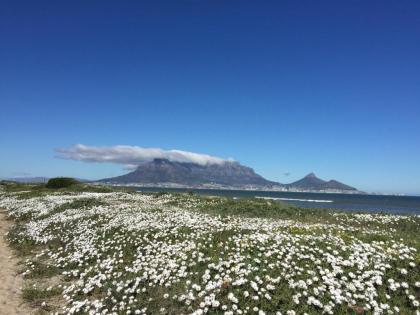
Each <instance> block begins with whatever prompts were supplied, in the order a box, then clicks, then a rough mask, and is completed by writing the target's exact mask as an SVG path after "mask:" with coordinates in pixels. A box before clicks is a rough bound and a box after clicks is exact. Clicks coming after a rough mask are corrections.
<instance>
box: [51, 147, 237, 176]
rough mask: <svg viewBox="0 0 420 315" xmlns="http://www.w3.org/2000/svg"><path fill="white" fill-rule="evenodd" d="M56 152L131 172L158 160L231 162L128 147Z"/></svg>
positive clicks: (77, 159)
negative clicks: (112, 165)
mask: <svg viewBox="0 0 420 315" xmlns="http://www.w3.org/2000/svg"><path fill="white" fill-rule="evenodd" d="M55 151H56V152H57V153H58V155H57V157H58V158H60V159H68V160H76V161H84V162H98V163H114V164H121V165H124V168H125V169H129V170H132V169H134V168H136V167H137V166H138V165H139V164H141V163H144V162H148V161H152V160H153V159H157V158H159V159H168V160H170V161H173V162H191V163H197V164H201V165H206V164H221V163H224V162H226V161H230V160H231V159H222V158H219V157H215V156H210V155H207V154H199V153H194V152H188V151H181V150H163V149H160V148H142V147H137V146H128V145H116V146H111V147H94V146H87V145H83V144H76V145H73V146H71V147H70V148H58V149H56V150H55Z"/></svg>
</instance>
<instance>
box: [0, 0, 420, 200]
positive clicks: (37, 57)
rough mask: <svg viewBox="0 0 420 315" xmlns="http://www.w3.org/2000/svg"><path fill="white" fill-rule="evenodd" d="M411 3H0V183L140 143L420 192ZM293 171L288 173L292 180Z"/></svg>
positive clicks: (272, 170)
mask: <svg viewBox="0 0 420 315" xmlns="http://www.w3.org/2000/svg"><path fill="white" fill-rule="evenodd" d="M419 12H420V2H419V1H346V2H343V1H118V2H116V1H97V2H95V1H68V2H62V1H27V2H24V1H2V3H1V4H0V40H1V46H0V69H1V70H0V109H1V114H0V146H1V154H0V177H9V176H14V175H17V174H22V173H28V174H32V175H43V176H56V175H68V176H76V177H82V178H92V179H93V178H101V177H108V176H113V175H119V174H122V173H124V172H125V171H124V170H123V169H122V167H121V165H113V164H100V163H86V162H80V161H72V160H62V159H57V158H55V155H56V153H55V152H54V149H55V148H68V147H70V146H72V145H74V144H78V143H81V144H85V145H90V146H114V145H136V146H141V147H158V148H163V149H179V150H185V151H191V152H199V153H205V154H209V155H213V156H217V157H222V158H229V157H232V158H234V159H235V160H238V161H240V162H241V163H243V164H245V165H249V166H251V167H253V168H254V169H255V170H256V171H257V172H258V173H260V174H262V175H263V176H265V177H266V178H268V179H271V180H277V181H280V182H291V181H293V180H296V179H298V178H300V177H302V176H304V175H306V174H307V173H309V172H312V171H313V172H315V173H316V174H317V175H319V176H320V177H322V178H325V179H330V178H335V179H338V180H340V181H343V182H345V183H347V184H350V185H353V186H356V187H357V188H359V189H362V190H368V191H385V192H404V193H412V194H420V123H419V121H420V119H419V117H420V57H419V56H420V17H419V14H418V13H419ZM288 172H290V175H289V176H286V175H285V173H288Z"/></svg>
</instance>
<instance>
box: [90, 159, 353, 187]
mask: <svg viewBox="0 0 420 315" xmlns="http://www.w3.org/2000/svg"><path fill="white" fill-rule="evenodd" d="M98 182H101V183H107V184H114V185H138V186H149V187H180V188H215V189H253V190H278V191H323V192H350V193H355V192H358V190H357V189H356V188H354V187H351V186H348V185H346V184H343V183H340V182H338V181H336V180H329V181H325V180H322V179H320V178H318V177H317V176H316V175H315V174H314V173H310V174H308V175H307V176H305V177H304V178H302V179H301V180H298V181H296V182H293V183H290V184H281V183H278V182H274V181H270V180H267V179H265V178H264V177H262V176H261V175H259V174H257V173H255V171H254V170H253V169H252V168H250V167H248V166H244V165H241V164H240V163H238V162H235V161H226V162H223V163H213V164H210V163H209V164H204V165H202V164H197V163H191V162H176V161H170V160H168V159H154V160H152V161H149V162H145V163H143V164H141V165H139V166H138V167H137V168H136V169H135V170H134V171H132V172H130V173H128V174H125V175H121V176H117V177H112V178H105V179H102V180H100V181H98Z"/></svg>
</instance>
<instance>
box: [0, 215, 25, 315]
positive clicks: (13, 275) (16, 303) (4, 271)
mask: <svg viewBox="0 0 420 315" xmlns="http://www.w3.org/2000/svg"><path fill="white" fill-rule="evenodd" d="M11 225H12V222H10V221H6V215H5V210H3V209H0V315H6V314H7V315H27V314H32V313H33V312H32V311H31V309H30V308H29V307H28V306H26V305H25V304H24V303H23V301H22V298H21V288H22V285H23V279H22V277H21V276H20V275H18V274H17V269H18V268H17V262H18V260H17V259H16V258H15V257H14V255H13V252H12V251H11V249H10V248H9V247H8V246H7V243H6V241H5V240H4V235H5V233H7V231H8V230H9V228H10V226H11Z"/></svg>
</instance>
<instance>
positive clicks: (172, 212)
mask: <svg viewBox="0 0 420 315" xmlns="http://www.w3.org/2000/svg"><path fill="white" fill-rule="evenodd" d="M19 187H20V188H19ZM76 187H77V190H78V191H77V190H76ZM92 187H95V186H92V185H86V184H77V185H73V186H71V187H67V188H60V189H49V188H47V187H45V186H44V185H20V184H11V183H7V184H6V185H3V192H5V193H3V194H2V193H1V191H0V206H1V207H4V208H7V209H8V211H9V216H10V217H11V218H13V219H14V220H15V224H14V227H13V228H12V229H11V230H10V232H9V235H8V237H7V238H8V240H9V242H10V245H11V246H12V247H13V248H14V249H15V250H16V251H17V253H18V254H19V255H20V256H21V257H22V262H23V261H24V264H23V265H24V267H23V268H22V269H23V270H22V274H23V275H24V277H25V279H26V281H27V282H30V283H31V285H27V286H26V287H25V289H24V292H23V293H24V294H23V296H24V298H25V299H26V300H27V301H30V302H31V304H32V305H34V306H36V307H38V308H39V309H41V310H42V311H43V312H47V313H51V312H62V313H64V314H88V313H89V311H92V312H93V311H95V312H96V311H97V312H98V313H99V312H100V311H102V310H106V311H107V312H108V313H115V314H127V313H128V312H131V313H132V314H167V315H169V314H181V313H182V314H203V313H202V312H201V311H202V310H204V308H205V307H208V312H207V314H226V312H227V314H235V310H236V309H241V310H246V309H247V308H248V310H247V312H246V313H248V314H276V311H277V310H280V311H281V312H282V314H286V313H287V312H288V311H295V312H296V314H303V313H307V314H311V315H312V314H313V315H315V314H320V313H322V312H324V313H326V314H331V312H332V313H334V314H352V313H354V312H355V310H357V311H361V312H364V313H366V314H370V313H372V312H373V309H374V308H375V307H376V306H375V305H378V307H379V306H380V305H388V306H389V307H390V308H391V309H392V310H393V312H394V314H396V313H402V314H411V313H413V310H414V309H415V308H416V303H417V300H418V292H419V290H420V289H419V287H420V269H419V264H420V255H419V252H420V240H419V238H418V231H419V226H420V217H418V216H396V215H386V214H367V213H348V212H339V211H332V210H327V209H324V210H320V209H304V208H299V207H294V206H290V205H287V204H285V203H281V202H277V201H273V200H267V199H257V198H251V199H232V198H222V197H206V196H199V195H195V194H189V193H185V194H172V193H147V194H143V193H120V190H119V192H118V193H110V194H90V193H89V192H92V190H93V188H92ZM106 189H109V190H111V189H112V188H109V187H106ZM0 190H1V188H0ZM82 192H83V193H82ZM34 197H37V198H34ZM2 198H3V199H2ZM388 280H392V281H395V282H397V283H398V284H399V285H400V286H401V287H397V288H396V287H395V285H394V284H393V282H392V281H391V282H389V281H388ZM52 283H53V285H52ZM33 284H35V286H33ZM207 286H209V287H210V289H209V291H206V290H207V289H205V288H206V287H207ZM360 286H362V289H358V287H360ZM45 288H49V290H48V291H46V290H45ZM354 290H358V291H357V293H356V294H354V296H351V298H349V294H353V293H352V292H355V291H354ZM64 292H65V299H63V297H64ZM370 292H374V294H370ZM62 294H63V295H62ZM212 294H213V297H211V302H212V304H211V305H207V306H205V307H204V306H202V305H203V303H204V302H205V299H206V298H205V297H206V296H207V297H208V296H210V295H212ZM57 300H59V301H60V302H59V303H57ZM340 300H341V302H340ZM98 301H100V303H97V302H98ZM367 303H369V305H370V306H369V307H370V309H369V308H368V306H366V304H367ZM375 303H378V304H375ZM78 305H82V306H80V308H78ZM99 305H101V306H99ZM320 305H321V306H320ZM395 307H397V308H398V310H399V311H395V310H396V309H395ZM146 308H147V311H146ZM200 310H201V311H200ZM255 310H257V311H255ZM135 311H137V313H135ZM194 311H196V312H194ZM259 311H263V312H262V313H261V312H259ZM288 314H294V313H292V312H289V313H288Z"/></svg>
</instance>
